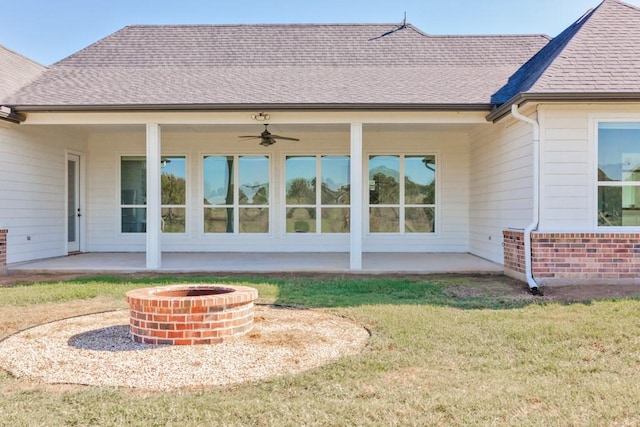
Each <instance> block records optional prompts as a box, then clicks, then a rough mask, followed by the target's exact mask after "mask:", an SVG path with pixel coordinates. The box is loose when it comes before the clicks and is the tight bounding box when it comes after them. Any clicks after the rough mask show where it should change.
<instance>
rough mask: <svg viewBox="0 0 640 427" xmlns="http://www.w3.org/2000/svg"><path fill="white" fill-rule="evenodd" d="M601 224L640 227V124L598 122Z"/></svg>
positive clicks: (599, 221)
mask: <svg viewBox="0 0 640 427" xmlns="http://www.w3.org/2000/svg"><path fill="white" fill-rule="evenodd" d="M598 225H599V226H601V227H621V226H627V227H638V226H640V123H626V122H601V123H599V125H598Z"/></svg>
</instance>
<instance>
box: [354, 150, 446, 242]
mask: <svg viewBox="0 0 640 427" xmlns="http://www.w3.org/2000/svg"><path fill="white" fill-rule="evenodd" d="M371 156H398V161H399V173H400V183H399V184H400V195H399V203H398V204H378V205H371V204H370V203H369V202H370V201H369V196H368V194H369V189H368V185H367V189H366V191H365V194H366V200H364V202H365V205H364V214H365V216H364V217H363V222H364V224H365V226H364V230H365V236H366V237H367V238H374V239H375V238H378V237H381V236H387V237H394V236H395V237H402V238H403V239H405V238H406V239H425V238H426V239H429V240H432V239H437V238H440V237H441V234H440V229H441V222H442V221H441V220H440V209H441V205H442V201H441V199H442V195H441V193H440V185H441V181H442V179H441V178H440V175H441V173H442V172H441V169H442V167H441V166H440V164H441V163H442V155H441V153H440V151H439V150H435V151H434V150H427V151H420V150H409V151H400V150H375V151H366V152H365V153H364V156H363V161H366V165H364V166H363V173H366V182H367V183H368V182H369V159H370V158H371ZM407 156H409V157H412V156H433V157H434V158H435V161H436V171H435V180H436V185H435V190H436V200H435V204H433V205H417V204H415V203H412V204H409V205H408V206H407V205H406V204H405V203H404V200H405V195H404V172H405V161H404V160H405V158H406V157H407ZM372 207H376V208H398V210H399V213H398V214H399V215H400V217H399V221H398V223H399V229H398V231H397V232H376V233H374V232H371V230H370V228H369V226H370V221H369V212H370V209H371V208H372ZM407 207H409V208H412V207H428V208H430V207H433V210H434V213H435V227H434V229H433V231H432V232H430V233H407V232H406V231H405V229H404V226H405V220H404V216H405V215H404V211H405V209H406V208H407Z"/></svg>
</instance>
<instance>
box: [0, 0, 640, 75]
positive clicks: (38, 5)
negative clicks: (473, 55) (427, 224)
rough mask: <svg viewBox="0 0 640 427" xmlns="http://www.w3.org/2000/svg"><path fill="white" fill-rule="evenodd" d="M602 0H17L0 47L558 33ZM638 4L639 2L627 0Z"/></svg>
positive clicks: (45, 51) (4, 16)
mask: <svg viewBox="0 0 640 427" xmlns="http://www.w3.org/2000/svg"><path fill="white" fill-rule="evenodd" d="M599 3H600V0H262V1H260V0H257V1H256V0H225V1H219V0H19V1H5V2H4V4H3V6H2V10H1V11H0V45H3V46H5V47H7V48H9V49H12V50H14V51H16V52H18V53H20V54H22V55H24V56H26V57H28V58H31V59H33V60H35V61H37V62H40V63H41V64H44V65H50V64H53V63H55V62H57V61H59V60H61V59H64V58H65V57H67V56H69V55H71V54H73V53H74V52H77V51H78V50H80V49H83V48H84V47H86V46H89V45H90V44H92V43H94V42H96V41H98V40H100V39H102V38H104V37H106V36H108V35H109V34H111V33H113V32H115V31H117V30H118V29H120V28H122V27H124V26H126V25H135V24H255V23H400V22H401V21H402V20H403V17H404V13H405V12H406V14H407V22H409V23H411V24H413V25H414V26H416V27H418V28H419V29H421V30H422V31H423V32H426V33H428V34H437V35H440V34H547V35H549V36H552V37H553V36H556V35H558V34H559V33H560V32H561V31H562V30H563V29H564V28H566V27H568V26H569V25H570V24H571V23H573V22H574V21H575V20H577V19H578V18H579V17H580V16H582V15H583V14H584V13H585V12H586V11H587V10H589V9H590V8H593V7H596V6H597V5H598V4H599ZM627 3H629V4H632V5H635V6H640V0H627Z"/></svg>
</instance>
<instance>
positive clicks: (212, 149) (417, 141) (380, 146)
mask: <svg viewBox="0 0 640 427" xmlns="http://www.w3.org/2000/svg"><path fill="white" fill-rule="evenodd" d="M376 129H378V127H376ZM243 133H244V132H243ZM274 133H275V130H274ZM277 133H280V132H279V131H278V132H277ZM287 134H291V133H290V132H287ZM237 135H238V134H237V133H222V132H176V131H174V130H171V128H163V131H162V154H163V155H186V156H187V161H188V171H187V174H188V184H187V185H188V187H187V191H188V200H187V215H188V217H187V220H188V224H187V233H185V234H171V235H170V234H165V235H163V237H162V239H163V240H162V249H163V251H165V252H172V251H176V252H189V251H194V252H207V251H211V252H215V251H225V252H233V251H249V252H261V251H266V252H268V251H292V252H300V251H302V252H304V251H307V252H318V251H341V252H348V250H349V236H348V235H311V234H286V233H285V231H284V229H283V224H284V215H285V213H284V209H283V205H284V203H283V193H284V183H283V178H282V176H281V175H280V174H281V173H282V171H283V169H284V158H285V156H286V155H296V154H349V132H348V127H347V126H345V130H344V131H343V132H340V131H335V130H331V131H326V132H325V131H319V132H314V133H311V132H307V133H305V132H302V133H301V132H295V134H293V135H291V136H295V137H299V138H300V139H301V141H300V142H286V141H280V142H278V143H277V144H275V145H273V146H271V147H268V148H264V147H260V146H259V145H258V143H257V142H256V141H250V142H249V141H246V142H238V141H237ZM239 144H241V145H239ZM468 146H469V145H468V137H467V136H466V134H465V133H462V132H416V131H412V132H399V131H396V132H379V131H369V132H367V126H365V128H364V151H365V158H364V162H365V168H364V169H365V170H366V162H367V157H366V154H368V153H374V152H375V153H394V154H403V153H406V154H412V153H414V154H431V153H434V154H436V155H437V156H438V158H437V162H438V163H437V168H438V170H439V173H440V175H439V183H438V185H439V193H438V196H439V199H438V216H437V218H436V221H437V222H438V225H437V227H438V233H437V234H436V235H426V236H425V235H420V236H407V235H405V236H399V235H395V236H371V235H365V239H364V250H365V251H372V252H375V251H404V252H412V251H413V252H468V250H469V242H468V236H469V218H468V216H469V208H468V194H469V191H468V183H469V176H468V170H469V150H468ZM239 152H241V153H243V154H245V153H246V154H268V155H270V156H271V165H272V168H271V169H272V171H273V174H274V176H272V186H271V189H270V192H271V206H272V209H271V212H270V213H271V216H272V220H271V225H272V229H271V230H270V233H269V234H268V235H226V234H225V235H213V234H207V235H205V234H204V233H203V226H202V204H201V201H202V198H203V196H202V188H201V186H202V184H201V181H202V177H201V173H202V172H201V171H202V169H201V168H202V166H201V163H202V156H203V155H206V154H237V153H239ZM144 154H145V134H144V129H143V128H142V127H140V130H139V131H137V132H136V131H134V132H122V133H118V132H103V133H94V134H92V135H91V136H90V138H89V145H88V165H87V171H88V172H87V195H88V200H89V204H88V219H87V230H88V233H87V235H88V241H87V247H86V249H87V250H88V251H96V252H100V251H144V250H145V239H144V236H143V235H135V234H120V233H119V232H118V230H119V221H120V217H119V209H118V207H119V205H118V203H119V200H118V189H117V187H118V181H119V177H118V162H119V157H120V156H121V155H144ZM364 182H365V184H366V183H367V182H368V180H366V179H365V181H364ZM365 194H368V191H367V192H365Z"/></svg>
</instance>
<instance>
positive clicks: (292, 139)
mask: <svg viewBox="0 0 640 427" xmlns="http://www.w3.org/2000/svg"><path fill="white" fill-rule="evenodd" d="M271 138H275V139H286V140H287V141H300V140H299V139H298V138H290V137H288V136H280V135H273V134H271Z"/></svg>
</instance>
